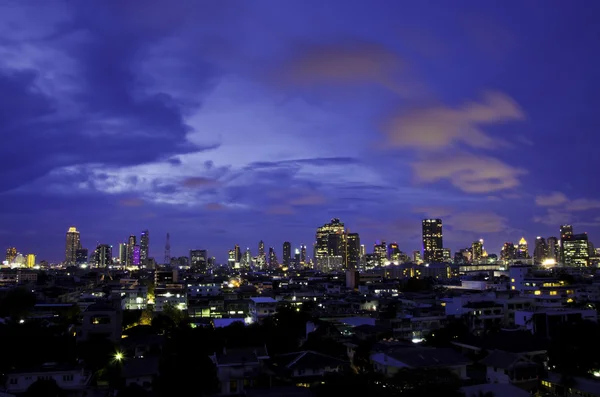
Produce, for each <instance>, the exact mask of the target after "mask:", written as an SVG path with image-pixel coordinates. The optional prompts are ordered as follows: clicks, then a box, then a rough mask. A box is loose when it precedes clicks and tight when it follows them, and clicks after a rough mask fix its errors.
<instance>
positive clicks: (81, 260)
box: [75, 248, 89, 266]
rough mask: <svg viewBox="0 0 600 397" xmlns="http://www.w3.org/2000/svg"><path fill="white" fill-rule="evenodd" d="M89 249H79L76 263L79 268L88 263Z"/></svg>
mask: <svg viewBox="0 0 600 397" xmlns="http://www.w3.org/2000/svg"><path fill="white" fill-rule="evenodd" d="M88 255H89V254H88V249H87V248H79V249H78V250H77V251H76V260H75V263H76V264H77V266H81V265H85V264H87V263H88V259H89V257H88Z"/></svg>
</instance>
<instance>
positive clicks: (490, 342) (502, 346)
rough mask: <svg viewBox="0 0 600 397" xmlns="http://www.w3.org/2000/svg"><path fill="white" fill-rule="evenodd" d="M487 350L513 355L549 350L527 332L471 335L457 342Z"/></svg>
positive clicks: (542, 342)
mask: <svg viewBox="0 0 600 397" xmlns="http://www.w3.org/2000/svg"><path fill="white" fill-rule="evenodd" d="M455 343H456V344H459V345H465V346H470V347H474V348H478V349H485V350H490V351H491V350H503V351H506V352H512V353H528V352H534V351H542V350H546V349H547V344H546V343H545V342H544V341H542V340H540V339H539V338H536V337H534V336H533V334H532V333H531V332H529V331H526V330H515V331H509V330H501V331H499V332H495V333H490V334H487V335H485V336H483V337H479V336H473V335H469V336H466V337H464V338H461V339H458V340H456V342H455Z"/></svg>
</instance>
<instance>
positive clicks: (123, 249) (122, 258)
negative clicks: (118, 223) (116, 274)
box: [119, 243, 129, 266]
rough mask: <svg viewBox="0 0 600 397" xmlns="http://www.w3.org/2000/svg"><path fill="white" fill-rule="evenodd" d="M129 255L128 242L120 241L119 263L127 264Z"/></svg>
mask: <svg viewBox="0 0 600 397" xmlns="http://www.w3.org/2000/svg"><path fill="white" fill-rule="evenodd" d="M128 256H129V248H128V245H127V243H119V263H120V265H121V266H126V265H127V257H128Z"/></svg>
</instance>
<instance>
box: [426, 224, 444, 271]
mask: <svg viewBox="0 0 600 397" xmlns="http://www.w3.org/2000/svg"><path fill="white" fill-rule="evenodd" d="M442 248H444V241H443V235H442V220H441V219H423V261H425V262H442V261H443V256H444V253H443V251H442Z"/></svg>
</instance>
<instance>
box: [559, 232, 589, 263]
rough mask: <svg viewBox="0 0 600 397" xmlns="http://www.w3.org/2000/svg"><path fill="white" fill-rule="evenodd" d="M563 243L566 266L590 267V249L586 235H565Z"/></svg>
mask: <svg viewBox="0 0 600 397" xmlns="http://www.w3.org/2000/svg"><path fill="white" fill-rule="evenodd" d="M561 242H562V250H563V258H564V265H565V266H580V267H585V266H588V265H589V260H590V249H589V245H588V236H587V234H586V233H582V234H567V235H564V239H562V240H561Z"/></svg>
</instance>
